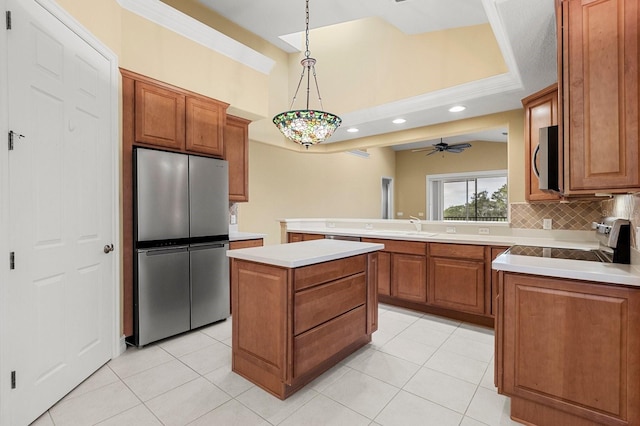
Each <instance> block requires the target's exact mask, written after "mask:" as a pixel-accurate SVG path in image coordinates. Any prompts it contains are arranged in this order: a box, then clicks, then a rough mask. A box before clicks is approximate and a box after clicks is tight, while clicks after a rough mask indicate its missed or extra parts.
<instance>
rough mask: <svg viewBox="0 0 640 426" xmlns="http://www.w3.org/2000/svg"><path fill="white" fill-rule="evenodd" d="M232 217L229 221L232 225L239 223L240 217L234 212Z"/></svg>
mask: <svg viewBox="0 0 640 426" xmlns="http://www.w3.org/2000/svg"><path fill="white" fill-rule="evenodd" d="M230 219H231V220H230V221H229V222H230V223H229V224H230V225H235V224H237V223H238V218H237V217H236V215H235V214H232V215H231V218H230Z"/></svg>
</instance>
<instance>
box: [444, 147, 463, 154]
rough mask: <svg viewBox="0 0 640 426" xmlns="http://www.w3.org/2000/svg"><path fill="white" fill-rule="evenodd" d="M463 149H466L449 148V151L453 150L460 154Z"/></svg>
mask: <svg viewBox="0 0 640 426" xmlns="http://www.w3.org/2000/svg"><path fill="white" fill-rule="evenodd" d="M462 151H464V149H461V148H453V149H447V152H453V153H454V154H460V153H461V152H462Z"/></svg>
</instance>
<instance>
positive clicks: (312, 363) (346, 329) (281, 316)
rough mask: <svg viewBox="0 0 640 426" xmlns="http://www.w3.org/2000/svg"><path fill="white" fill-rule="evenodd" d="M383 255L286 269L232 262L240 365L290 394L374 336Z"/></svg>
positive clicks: (237, 368)
mask: <svg viewBox="0 0 640 426" xmlns="http://www.w3.org/2000/svg"><path fill="white" fill-rule="evenodd" d="M377 256H378V255H377V253H369V254H362V255H358V256H352V257H347V258H344V259H338V260H334V261H329V262H324V263H319V264H315V265H309V266H304V267H301V268H294V269H289V268H283V267H279V266H274V265H266V264H262V263H255V262H250V261H245V260H239V259H232V274H231V275H232V289H233V299H232V304H233V316H232V320H233V335H232V347H233V350H232V353H233V358H232V369H233V371H234V372H236V373H238V374H240V375H241V376H244V377H245V378H247V379H248V380H250V381H252V382H253V383H255V384H257V385H258V386H260V387H262V388H263V389H265V390H266V391H268V392H270V393H272V394H273V395H275V396H277V397H278V398H281V399H285V398H287V397H288V396H290V395H291V394H293V393H294V392H296V391H297V390H299V389H300V388H301V387H302V386H304V385H305V384H307V383H309V382H310V381H311V380H313V379H314V378H316V377H317V376H318V375H320V374H322V373H323V372H324V371H326V370H327V369H329V368H331V367H332V366H334V365H335V364H336V363H338V362H339V361H340V360H342V359H344V358H345V357H346V356H347V355H349V354H351V353H352V352H354V351H355V350H357V349H358V348H360V347H362V346H364V345H365V344H367V343H368V342H370V341H371V334H372V333H373V332H374V331H375V330H376V329H377V309H378V306H377V282H376V281H377V265H376V263H377V261H378V259H377Z"/></svg>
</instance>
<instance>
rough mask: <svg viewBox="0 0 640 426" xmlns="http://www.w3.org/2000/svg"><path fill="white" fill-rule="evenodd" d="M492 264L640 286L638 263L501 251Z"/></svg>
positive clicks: (511, 269)
mask: <svg viewBox="0 0 640 426" xmlns="http://www.w3.org/2000/svg"><path fill="white" fill-rule="evenodd" d="M491 265H492V268H493V269H495V270H498V271H506V272H517V273H521V274H533V275H544V276H548V277H557V278H570V279H577V280H585V281H594V282H599V283H604V284H618V285H626V286H633V287H640V270H639V269H638V268H637V267H636V266H635V265H624V264H620V263H603V262H589V261H584V260H571V259H551V258H546V257H530V256H519V255H514V254H510V253H503V254H501V255H500V256H498V257H497V258H496V259H495V260H494V261H493V263H492V264H491Z"/></svg>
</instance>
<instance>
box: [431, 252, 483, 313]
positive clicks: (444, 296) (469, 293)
mask: <svg viewBox="0 0 640 426" xmlns="http://www.w3.org/2000/svg"><path fill="white" fill-rule="evenodd" d="M484 291H485V288H484V262H477V261H466V260H458V259H447V258H439V257H431V258H430V263H429V303H431V304H433V305H435V306H441V307H443V308H448V309H455V310H457V311H462V312H471V313H474V314H484V313H485V306H484V297H485V294H484Z"/></svg>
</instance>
